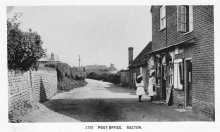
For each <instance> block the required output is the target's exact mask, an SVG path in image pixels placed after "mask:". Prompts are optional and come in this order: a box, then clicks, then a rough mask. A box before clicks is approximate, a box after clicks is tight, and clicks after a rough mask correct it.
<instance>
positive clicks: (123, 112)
mask: <svg viewBox="0 0 220 132" xmlns="http://www.w3.org/2000/svg"><path fill="white" fill-rule="evenodd" d="M87 82H88V84H87V86H85V87H82V88H76V89H73V90H72V91H70V92H64V93H59V94H57V95H56V96H54V97H53V98H51V99H50V100H48V101H46V102H44V103H43V104H40V106H39V107H41V108H39V109H38V110H37V112H38V113H37V112H35V113H34V112H33V114H29V118H28V119H27V120H26V121H27V122H78V121H80V122H120V121H123V122H129V121H212V120H213V119H212V118H210V117H207V116H204V115H201V114H195V113H193V112H191V111H190V112H184V113H179V112H177V111H175V110H174V109H175V108H176V106H169V107H168V106H166V105H165V104H160V105H158V104H154V103H152V102H150V98H149V97H148V96H147V95H144V96H143V99H142V100H143V102H141V103H139V102H138V99H137V95H135V90H129V89H127V88H124V87H120V86H116V85H113V84H111V83H108V82H102V81H95V80H90V79H87Z"/></svg>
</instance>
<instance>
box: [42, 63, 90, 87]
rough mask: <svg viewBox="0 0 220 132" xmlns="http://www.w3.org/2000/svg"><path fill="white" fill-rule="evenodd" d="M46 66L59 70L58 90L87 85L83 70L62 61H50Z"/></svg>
mask: <svg viewBox="0 0 220 132" xmlns="http://www.w3.org/2000/svg"><path fill="white" fill-rule="evenodd" d="M45 67H50V68H54V69H56V71H57V78H58V84H57V85H58V86H57V87H58V90H61V91H69V90H71V89H73V88H76V87H81V86H85V85H86V84H87V82H86V81H85V74H84V72H83V71H81V70H78V69H76V68H74V67H71V66H69V65H68V64H66V63H62V62H48V63H46V64H45Z"/></svg>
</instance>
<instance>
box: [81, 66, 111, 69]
mask: <svg viewBox="0 0 220 132" xmlns="http://www.w3.org/2000/svg"><path fill="white" fill-rule="evenodd" d="M85 69H86V70H99V69H108V67H107V66H106V65H86V68H85Z"/></svg>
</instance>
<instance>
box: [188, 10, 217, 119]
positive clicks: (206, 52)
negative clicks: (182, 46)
mask: <svg viewBox="0 0 220 132" xmlns="http://www.w3.org/2000/svg"><path fill="white" fill-rule="evenodd" d="M193 9H194V10H193V11H194V16H193V17H194V20H195V21H194V23H193V26H194V34H195V37H196V43H195V44H194V46H193V49H192V52H193V61H192V71H193V73H192V81H193V82H192V83H193V104H192V105H193V108H194V109H195V110H201V111H204V112H206V111H209V112H208V113H210V112H212V115H213V114H214V109H215V108H214V104H215V94H214V16H213V15H214V13H213V6H194V8H193ZM201 104H202V105H201ZM208 109H209V110H208Z"/></svg>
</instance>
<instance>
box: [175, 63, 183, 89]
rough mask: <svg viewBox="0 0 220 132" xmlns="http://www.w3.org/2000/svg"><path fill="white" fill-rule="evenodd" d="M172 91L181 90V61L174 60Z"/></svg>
mask: <svg viewBox="0 0 220 132" xmlns="http://www.w3.org/2000/svg"><path fill="white" fill-rule="evenodd" d="M173 77H174V82H173V84H174V89H177V90H183V63H182V59H178V60H174V76H173Z"/></svg>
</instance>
